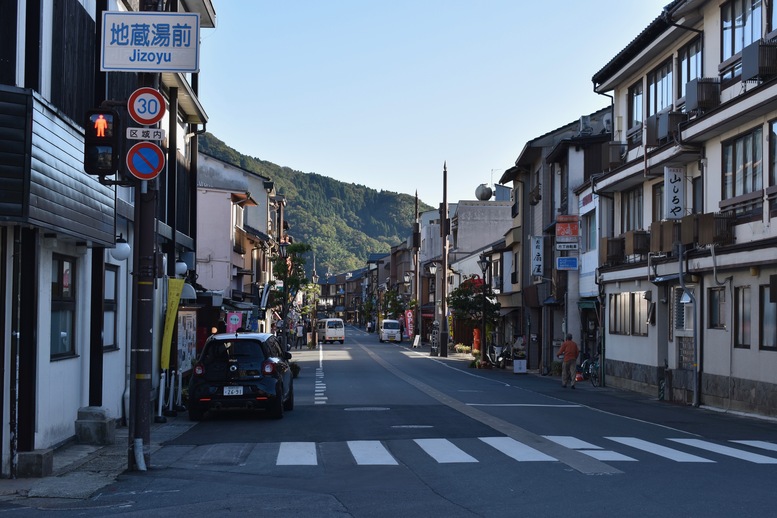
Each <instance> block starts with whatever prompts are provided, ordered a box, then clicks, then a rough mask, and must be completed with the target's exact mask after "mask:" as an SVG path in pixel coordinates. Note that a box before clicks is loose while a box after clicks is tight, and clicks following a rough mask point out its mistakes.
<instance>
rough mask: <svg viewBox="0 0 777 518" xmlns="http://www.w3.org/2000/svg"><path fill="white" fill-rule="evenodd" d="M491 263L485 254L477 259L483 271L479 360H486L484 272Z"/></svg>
mask: <svg viewBox="0 0 777 518" xmlns="http://www.w3.org/2000/svg"><path fill="white" fill-rule="evenodd" d="M490 264H491V261H490V259H489V258H488V257H487V256H486V254H481V255H480V259H478V266H479V267H480V271H481V272H483V319H482V323H481V330H480V360H481V361H485V360H486V347H487V345H486V272H487V271H488V267H489V265H490Z"/></svg>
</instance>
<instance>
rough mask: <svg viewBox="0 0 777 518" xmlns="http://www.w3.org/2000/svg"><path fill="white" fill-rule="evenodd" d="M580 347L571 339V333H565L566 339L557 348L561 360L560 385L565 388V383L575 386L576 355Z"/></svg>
mask: <svg viewBox="0 0 777 518" xmlns="http://www.w3.org/2000/svg"><path fill="white" fill-rule="evenodd" d="M578 354H580V349H579V348H578V347H577V344H576V343H575V341H574V340H572V335H571V334H567V339H566V340H565V341H564V342H563V343H562V344H561V349H559V350H558V357H559V358H560V359H562V360H563V363H562V364H561V386H562V387H564V388H567V383H569V385H570V386H571V387H572V388H575V378H576V375H577V355H578Z"/></svg>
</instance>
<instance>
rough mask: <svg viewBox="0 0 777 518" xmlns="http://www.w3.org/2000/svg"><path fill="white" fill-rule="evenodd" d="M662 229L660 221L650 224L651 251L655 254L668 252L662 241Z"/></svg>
mask: <svg viewBox="0 0 777 518" xmlns="http://www.w3.org/2000/svg"><path fill="white" fill-rule="evenodd" d="M662 229H663V226H662V225H661V222H660V221H654V222H653V223H651V224H650V251H651V252H653V253H660V252H666V250H664V249H663V240H662V239H661V231H662Z"/></svg>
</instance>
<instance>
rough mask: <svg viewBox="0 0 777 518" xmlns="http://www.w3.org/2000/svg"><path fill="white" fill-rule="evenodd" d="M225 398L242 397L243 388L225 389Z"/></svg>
mask: <svg viewBox="0 0 777 518" xmlns="http://www.w3.org/2000/svg"><path fill="white" fill-rule="evenodd" d="M224 395H225V396H242V395H243V387H224Z"/></svg>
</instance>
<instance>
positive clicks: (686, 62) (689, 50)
mask: <svg viewBox="0 0 777 518" xmlns="http://www.w3.org/2000/svg"><path fill="white" fill-rule="evenodd" d="M677 57H678V61H679V66H678V71H677V72H678V76H679V77H678V80H679V81H678V83H679V84H678V85H677V91H678V92H679V96H678V97H685V85H687V84H688V81H692V80H694V79H697V78H700V77H701V73H702V61H701V57H702V47H701V36H699V37H698V38H696V39H695V40H693V41H692V42H690V43H689V44H688V45H686V46H685V47H683V48H681V49H680V51H679V53H678V56H677Z"/></svg>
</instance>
